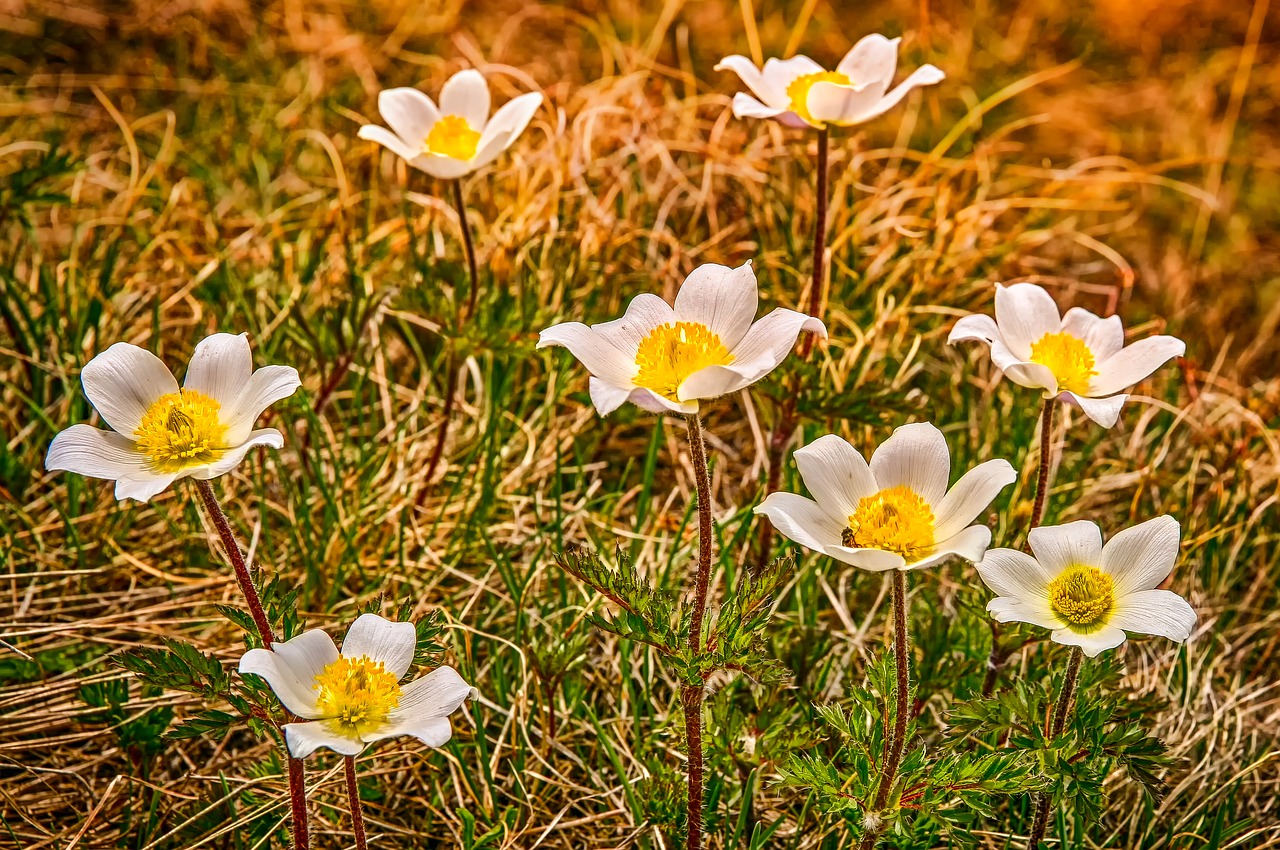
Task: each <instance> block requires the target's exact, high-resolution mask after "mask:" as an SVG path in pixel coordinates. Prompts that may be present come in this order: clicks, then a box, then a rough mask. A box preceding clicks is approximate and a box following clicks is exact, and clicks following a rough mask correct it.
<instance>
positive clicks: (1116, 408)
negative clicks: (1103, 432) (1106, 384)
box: [1058, 392, 1129, 428]
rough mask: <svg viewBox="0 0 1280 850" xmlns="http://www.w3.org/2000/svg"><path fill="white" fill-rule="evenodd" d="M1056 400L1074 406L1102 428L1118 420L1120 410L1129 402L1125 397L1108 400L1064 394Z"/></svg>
mask: <svg viewBox="0 0 1280 850" xmlns="http://www.w3.org/2000/svg"><path fill="white" fill-rule="evenodd" d="M1058 398H1059V399H1060V400H1061V401H1065V402H1067V403H1068V404H1074V405H1075V406H1076V407H1078V408H1080V410H1081V411H1083V412H1084V415H1085V416H1088V417H1089V418H1090V419H1092V420H1093V421H1094V422H1097V423H1098V424H1099V425H1101V426H1102V427H1103V428H1110V427H1111V426H1113V425H1115V424H1116V420H1118V419H1119V418H1120V409H1121V408H1122V407H1124V403H1125V402H1126V401H1128V400H1129V397H1128V396H1127V395H1124V394H1123V393H1122V394H1120V395H1113V396H1111V397H1110V398H1086V397H1084V396H1080V395H1076V394H1075V393H1070V392H1064V393H1061V394H1059V396H1058Z"/></svg>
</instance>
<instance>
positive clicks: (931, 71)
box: [716, 35, 946, 130]
mask: <svg viewBox="0 0 1280 850" xmlns="http://www.w3.org/2000/svg"><path fill="white" fill-rule="evenodd" d="M900 40H901V39H897V38H894V39H889V38H885V37H884V36H882V35H869V36H867V37H866V38H864V39H862V40H861V41H859V42H858V43H857V44H855V45H854V46H853V49H852V50H850V51H849V52H848V54H846V55H845V57H844V58H843V59H841V60H840V64H839V65H837V66H836V69H835V70H834V71H826V70H823V68H822V66H821V65H819V64H818V63H817V62H814V61H813V60H812V59H810V58H809V57H808V56H793V57H792V58H790V59H770V60H768V61H767V62H765V63H764V68H763V69H758V68H756V66H755V64H754V63H753V62H752V61H751V60H750V59H748V58H747V57H745V56H728V57H726V58H725V59H723V60H721V61H720V64H718V65H716V70H717V71H719V70H729V71H733V72H734V73H735V74H737V75H738V76H739V77H740V78H741V79H742V82H744V83H746V85H747V88H749V89H751V91H753V92H755V95H756V97H752V96H751V95H749V94H745V93H743V92H738V93H737V94H735V95H734V96H733V114H734V115H735V116H737V117H738V118H772V119H774V120H775V121H779V122H781V123H783V124H785V125H787V126H788V127H816V128H817V129H819V130H821V129H824V128H825V127H826V126H827V125H828V124H834V125H836V126H838V127H848V126H851V125H854V124H861V123H863V122H865V121H870V120H871V119H872V118H877V117H879V116H880V115H883V114H884V113H885V112H887V111H889V110H890V109H892V108H893V107H894V106H896V105H897V104H898V101H900V100H902V99H903V98H904V97H906V96H907V93H908V92H910V91H911V90H912V89H914V88H916V87H918V86H930V85H933V84H934V83H938V82H941V81H942V79H943V78H944V77H945V76H946V75H945V74H943V73H942V71H940V70H939V69H938V68H935V67H934V66H933V65H925V66H924V67H922V68H918V69H917V70H915V71H913V72H912V73H911V75H910V76H908V77H907V78H906V79H905V80H903V81H902V82H901V83H899V84H898V86H897V88H895V89H894V90H893V91H889V83H891V82H893V75H894V73H895V72H896V71H897V68H898V42H899V41H900ZM756 98H759V100H757V99H756Z"/></svg>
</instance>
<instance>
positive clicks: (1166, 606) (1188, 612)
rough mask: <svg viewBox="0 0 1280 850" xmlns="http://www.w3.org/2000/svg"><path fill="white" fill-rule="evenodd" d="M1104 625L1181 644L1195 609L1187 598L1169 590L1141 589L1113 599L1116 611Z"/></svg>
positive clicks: (1192, 624)
mask: <svg viewBox="0 0 1280 850" xmlns="http://www.w3.org/2000/svg"><path fill="white" fill-rule="evenodd" d="M1108 625H1109V626H1113V627H1115V628H1117V629H1124V630H1125V631H1126V632H1138V633H1139V634H1144V635H1159V636H1161V637H1167V638H1169V640H1176V641H1178V642H1179V643H1181V642H1182V641H1184V640H1186V639H1187V638H1189V637H1191V632H1192V631H1193V630H1194V629H1195V627H1196V612H1195V611H1193V610H1192V608H1191V606H1190V605H1189V604H1187V600H1185V599H1183V598H1182V597H1181V596H1179V595H1178V594H1176V593H1174V592H1172V591H1169V590H1141V591H1138V592H1137V593H1130V594H1128V595H1126V596H1122V597H1120V598H1119V599H1118V600H1117V601H1116V610H1115V613H1113V614H1112V615H1111V620H1110V621H1109V622H1108Z"/></svg>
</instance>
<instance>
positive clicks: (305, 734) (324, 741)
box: [284, 721, 364, 759]
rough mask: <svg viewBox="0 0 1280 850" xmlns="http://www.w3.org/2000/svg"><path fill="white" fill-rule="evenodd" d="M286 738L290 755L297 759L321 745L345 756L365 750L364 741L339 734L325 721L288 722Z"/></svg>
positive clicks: (285, 731) (285, 732)
mask: <svg viewBox="0 0 1280 850" xmlns="http://www.w3.org/2000/svg"><path fill="white" fill-rule="evenodd" d="M284 740H285V743H286V744H288V746H289V755H291V756H293V757H294V758H296V759H304V758H306V757H307V756H309V755H311V754H312V753H314V752H315V751H316V750H318V749H320V748H321V747H325V748H327V749H330V750H333V751H334V752H335V753H338V754H339V755H344V756H358V755H360V753H362V752H363V751H364V742H362V741H360V740H359V739H357V738H348V737H347V736H346V735H341V734H339V733H338V732H336V731H334V729H333V727H332V726H331V725H330V724H328V723H325V722H323V721H311V722H308V723H286V724H285V725H284Z"/></svg>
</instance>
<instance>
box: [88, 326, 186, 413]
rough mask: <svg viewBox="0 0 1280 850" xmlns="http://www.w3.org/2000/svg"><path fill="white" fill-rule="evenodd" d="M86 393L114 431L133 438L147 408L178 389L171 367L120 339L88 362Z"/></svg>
mask: <svg viewBox="0 0 1280 850" xmlns="http://www.w3.org/2000/svg"><path fill="white" fill-rule="evenodd" d="M80 383H81V384H82V385H83V386H84V394H85V395H86V396H88V397H89V401H90V403H92V404H93V406H94V409H95V410H97V411H98V414H99V415H100V416H101V417H102V418H103V420H104V421H105V422H106V423H107V424H108V425H110V426H111V427H112V428H113V429H114V430H116V431H119V432H120V433H121V434H123V435H125V436H126V437H132V436H133V435H134V432H136V431H137V430H138V426H139V425H141V424H142V417H143V416H144V415H145V414H146V412H147V409H148V408H150V407H151V405H152V404H154V403H155V402H156V400H157V399H159V398H160V397H161V396H166V395H171V394H173V393H176V392H177V391H178V382H177V381H176V380H174V377H173V373H172V372H170V371H169V369H168V367H166V366H165V365H164V363H163V362H162V361H161V360H160V358H159V357H156V356H155V355H154V354H152V353H151V352H150V351H147V350H146V349H145V348H139V347H138V346H136V345H130V344H128V343H127V342H117V343H116V344H115V345H113V346H111V347H110V348H108V349H107V350H106V351H104V352H102V353H101V354H99V355H98V356H97V357H95V358H93V359H92V360H90V361H89V362H88V363H86V364H85V366H84V369H83V370H81V372H80Z"/></svg>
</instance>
